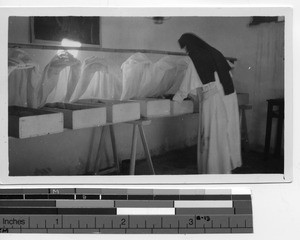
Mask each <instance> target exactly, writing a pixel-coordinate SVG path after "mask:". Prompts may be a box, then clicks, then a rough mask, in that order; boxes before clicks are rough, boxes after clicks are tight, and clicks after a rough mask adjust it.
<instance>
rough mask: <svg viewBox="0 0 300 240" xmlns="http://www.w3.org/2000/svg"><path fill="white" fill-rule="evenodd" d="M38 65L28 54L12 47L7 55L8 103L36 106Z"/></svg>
mask: <svg viewBox="0 0 300 240" xmlns="http://www.w3.org/2000/svg"><path fill="white" fill-rule="evenodd" d="M38 68H39V67H38V65H37V64H36V63H35V62H34V61H33V60H32V59H31V57H30V56H29V54H27V53H26V52H24V51H22V50H20V49H13V50H11V51H10V52H9V56H8V104H9V105H10V106H11V105H15V106H22V107H36V106H37V100H36V98H37V88H38V80H39V70H38Z"/></svg>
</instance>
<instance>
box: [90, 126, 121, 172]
mask: <svg viewBox="0 0 300 240" xmlns="http://www.w3.org/2000/svg"><path fill="white" fill-rule="evenodd" d="M108 130H109V132H110V138H111V144H112V149H113V159H114V165H113V167H109V168H107V169H102V170H101V171H100V169H99V168H100V152H101V148H102V145H103V143H104V136H105V132H106V131H108ZM98 131H99V135H100V140H99V145H98V149H97V155H96V159H95V161H94V163H92V162H93V160H92V158H93V156H92V152H93V149H95V148H96V147H97V146H95V144H96V143H95V138H96V137H97V135H98V134H97V133H98ZM92 141H93V142H92V145H91V149H90V152H89V158H88V162H87V165H86V173H90V172H92V173H93V174H95V175H97V174H108V173H111V172H116V173H119V172H120V166H119V159H118V154H117V147H116V137H115V132H114V127H113V125H104V126H100V127H97V128H95V131H94V135H93V137H92ZM91 168H92V170H91Z"/></svg>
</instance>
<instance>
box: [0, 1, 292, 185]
mask: <svg viewBox="0 0 300 240" xmlns="http://www.w3.org/2000/svg"><path fill="white" fill-rule="evenodd" d="M37 14H38V15H40V16H54V15H55V16H64V15H77V16H124V17H125V16H240V17H242V16H254V15H261V16H283V15H284V16H285V75H284V77H285V120H284V124H285V130H284V153H285V156H284V161H285V164H284V174H232V175H156V176H152V175H143V176H51V177H49V176H34V177H31V176H28V177H27V176H26V177H11V176H9V168H8V166H9V162H8V134H7V129H8V119H7V114H8V108H7V106H8V101H7V100H8V96H7V94H8V93H7V90H6V89H8V86H7V85H8V83H7V81H6V80H5V79H7V57H8V56H7V52H8V51H7V49H8V17H9V16H34V15H37ZM0 29H1V30H2V33H1V36H0V56H1V59H0V76H1V79H2V83H1V88H0V98H1V101H0V112H1V116H0V126H1V128H0V152H1V157H0V158H1V160H0V161H1V168H0V184H8V185H11V184H13V185H15V184H22V185H23V184H25V185H26V184H33V185H34V184H67V185H68V184H79V185H81V184H84V185H87V184H91V185H93V184H95V185H99V184H104V185H136V184H156V185H161V184H168V185H173V184H175V185H180V184H192V185H193V184H211V183H214V184H216V183H218V184H225V183H282V182H291V181H292V172H293V147H292V144H293V142H292V141H293V120H292V119H293V112H292V110H293V59H292V58H293V49H292V40H293V35H292V33H293V10H292V8H291V7H285V6H276V7H274V6H273V5H269V6H259V7H233V6H230V7H223V6H222V7H193V8H190V7H180V8H178V7H174V8H173V7H172V8H171V7H161V8H157V7H156V8H148V7H147V8H144V7H143V8H142V7H141V8H140V7H139V8H133V7H124V8H122V7H117V8H114V7H91V8H88V7H76V8H75V7H73V8H72V7H50V8H49V7H38V8H35V7H34V8H32V7H30V8H24V7H23V8H16V7H14V8H0ZM3 159H4V160H3Z"/></svg>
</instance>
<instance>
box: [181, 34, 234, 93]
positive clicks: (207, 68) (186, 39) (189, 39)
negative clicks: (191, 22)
mask: <svg viewBox="0 0 300 240" xmlns="http://www.w3.org/2000/svg"><path fill="white" fill-rule="evenodd" d="M178 42H179V45H180V47H181V48H184V47H185V48H186V51H187V53H188V55H189V56H190V58H191V59H192V61H193V63H194V65H195V68H196V70H197V73H198V75H199V77H200V79H201V81H202V82H203V84H206V83H209V82H213V81H215V78H214V72H215V71H217V73H218V76H219V78H220V82H221V84H222V86H223V89H224V93H225V95H228V94H231V93H233V92H234V86H233V82H232V79H231V76H230V74H229V71H230V69H231V67H230V66H229V64H228V63H227V61H226V59H225V57H224V56H223V55H222V53H221V52H219V51H218V50H217V49H215V48H213V47H211V46H210V45H209V44H207V43H206V42H205V41H203V40H202V39H201V38H199V37H198V36H196V35H195V34H193V33H185V34H183V35H182V36H181V37H180V39H179V40H178Z"/></svg>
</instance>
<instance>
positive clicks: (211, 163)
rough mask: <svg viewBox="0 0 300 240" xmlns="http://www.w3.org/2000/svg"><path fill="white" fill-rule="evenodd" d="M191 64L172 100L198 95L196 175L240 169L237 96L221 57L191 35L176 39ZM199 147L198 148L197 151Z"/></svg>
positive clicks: (213, 49)
mask: <svg viewBox="0 0 300 240" xmlns="http://www.w3.org/2000/svg"><path fill="white" fill-rule="evenodd" d="M178 42H179V44H180V47H181V48H185V49H186V51H187V53H188V55H189V57H190V59H191V61H190V62H189V64H188V68H187V71H186V75H185V77H184V79H183V82H182V84H181V86H180V89H179V91H178V92H177V93H176V94H175V96H174V98H173V100H175V101H182V100H183V99H184V98H185V97H186V96H187V95H188V94H191V93H195V92H196V90H197V92H202V93H201V98H199V101H200V103H199V106H201V110H202V111H201V112H202V114H201V115H199V116H200V117H201V118H199V122H201V124H200V125H199V126H201V127H199V131H198V153H197V155H198V172H199V173H201V174H228V173H231V171H232V170H233V169H234V168H236V167H240V166H241V143H240V127H239V114H238V103H237V96H236V92H235V90H234V86H233V82H232V78H231V75H230V69H231V67H230V66H229V64H228V63H227V61H226V59H225V57H224V56H223V55H222V53H220V52H219V51H218V50H216V49H215V48H213V47H211V46H210V45H208V44H207V43H206V42H204V41H203V40H202V39H200V38H199V37H197V36H196V35H194V34H191V33H186V34H183V35H182V36H181V38H180V39H179V41H178ZM199 89H201V91H199ZM199 146H200V147H199Z"/></svg>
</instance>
